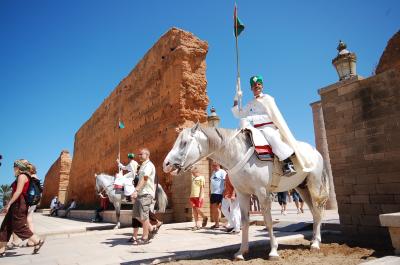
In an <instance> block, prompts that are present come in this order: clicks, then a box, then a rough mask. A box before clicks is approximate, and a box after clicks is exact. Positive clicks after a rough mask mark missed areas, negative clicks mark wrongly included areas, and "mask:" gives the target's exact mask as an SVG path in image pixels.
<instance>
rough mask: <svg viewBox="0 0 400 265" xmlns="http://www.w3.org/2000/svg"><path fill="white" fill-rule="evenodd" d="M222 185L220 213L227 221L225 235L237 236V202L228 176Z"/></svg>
mask: <svg viewBox="0 0 400 265" xmlns="http://www.w3.org/2000/svg"><path fill="white" fill-rule="evenodd" d="M224 183H225V184H224V193H223V199H222V206H221V211H222V213H223V214H224V216H225V217H226V219H227V220H228V225H227V227H226V230H225V231H226V232H227V233H234V234H237V233H240V207H239V200H238V199H237V198H236V193H235V189H234V188H233V186H232V183H231V181H230V179H229V175H226V177H225V182H224Z"/></svg>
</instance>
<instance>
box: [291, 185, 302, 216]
mask: <svg viewBox="0 0 400 265" xmlns="http://www.w3.org/2000/svg"><path fill="white" fill-rule="evenodd" d="M290 194H291V195H292V198H293V201H294V204H295V205H296V209H297V214H300V213H304V209H303V207H304V201H303V199H302V198H301V196H300V194H299V193H298V192H297V191H296V190H295V189H293V190H291V191H290Z"/></svg>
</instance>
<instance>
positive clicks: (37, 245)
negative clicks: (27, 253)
mask: <svg viewBox="0 0 400 265" xmlns="http://www.w3.org/2000/svg"><path fill="white" fill-rule="evenodd" d="M43 244H44V239H40V240H39V242H38V243H36V244H34V245H33V253H32V254H37V253H38V252H39V250H40V248H41V247H42V246H43Z"/></svg>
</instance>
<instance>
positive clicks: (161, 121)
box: [68, 28, 208, 211]
mask: <svg viewBox="0 0 400 265" xmlns="http://www.w3.org/2000/svg"><path fill="white" fill-rule="evenodd" d="M207 51H208V44H207V43H206V42H204V41H201V40H200V39H198V38H197V37H195V36H194V35H193V34H191V33H189V32H186V31H183V30H180V29H176V28H173V29H171V30H169V31H168V32H167V33H165V34H164V35H163V36H162V37H161V38H160V39H159V40H158V41H157V42H156V43H155V44H154V46H153V47H152V48H151V49H150V50H149V51H148V52H147V54H146V55H145V56H144V57H143V58H142V60H141V61H140V62H139V63H138V64H137V65H136V67H135V68H134V69H133V70H132V72H130V73H129V75H128V76H127V77H126V78H124V79H123V80H122V81H121V82H120V84H119V85H118V86H117V87H116V88H115V89H114V91H113V92H112V93H111V94H110V95H109V96H108V97H107V98H106V99H105V100H104V102H103V103H102V104H101V105H100V106H99V108H98V109H97V110H96V111H95V112H94V113H93V115H92V117H91V118H90V119H89V120H88V121H87V122H86V123H85V124H84V125H83V126H82V127H81V128H80V129H79V130H78V132H77V133H76V135H75V144H74V157H73V161H72V167H71V175H70V185H69V187H68V198H69V199H72V198H75V199H76V200H77V202H78V206H81V207H89V206H92V205H93V204H95V203H96V201H97V197H96V193H95V178H94V174H95V173H100V172H105V173H108V174H114V173H116V171H117V164H116V161H115V160H116V158H117V156H118V138H119V136H120V139H121V160H122V163H127V157H126V156H127V154H128V153H129V152H135V153H136V152H137V151H138V149H139V148H140V147H142V146H146V147H148V148H149V149H150V151H151V160H152V161H153V162H154V164H155V166H156V169H157V174H158V176H159V177H160V183H161V184H162V185H163V187H164V188H166V190H167V193H168V195H169V198H171V194H172V193H173V189H172V190H171V188H172V187H173V186H174V182H173V181H174V179H172V178H171V176H167V175H165V174H164V173H163V172H162V162H163V160H164V158H165V156H166V154H167V153H168V151H169V150H170V149H171V147H172V145H173V143H174V142H175V139H176V137H177V135H178V132H177V129H178V128H184V127H188V126H191V125H192V124H193V123H194V122H196V121H200V122H205V121H206V118H207V113H206V108H207V105H208V97H207V94H206V86H207V81H206V75H205V74H206V62H205V58H206V55H207ZM118 117H120V119H121V120H122V121H123V122H124V124H125V128H124V129H118V127H117V124H118ZM186 189H190V186H189V187H186ZM186 199H187V198H186ZM170 201H171V200H170ZM174 211H175V209H174Z"/></svg>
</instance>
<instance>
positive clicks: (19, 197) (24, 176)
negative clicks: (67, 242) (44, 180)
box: [0, 159, 44, 256]
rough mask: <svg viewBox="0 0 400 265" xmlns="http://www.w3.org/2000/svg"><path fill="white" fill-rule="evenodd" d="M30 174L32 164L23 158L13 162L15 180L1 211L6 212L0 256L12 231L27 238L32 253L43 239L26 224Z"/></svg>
mask: <svg viewBox="0 0 400 265" xmlns="http://www.w3.org/2000/svg"><path fill="white" fill-rule="evenodd" d="M31 174H32V164H31V163H29V162H28V161H27V160H25V159H19V160H16V161H15V162H14V175H15V177H16V180H15V181H14V182H13V184H12V185H11V187H12V197H11V199H10V201H9V202H8V203H7V205H6V206H5V207H4V209H3V212H4V213H6V216H5V217H4V220H3V223H2V224H1V228H0V256H4V255H5V251H6V245H7V242H8V241H9V239H10V237H11V235H12V233H15V234H16V235H17V236H18V237H19V238H20V239H21V240H25V239H28V244H29V245H30V246H33V248H34V249H33V254H36V253H38V251H39V249H40V248H41V247H42V245H43V243H44V240H43V239H41V238H40V237H39V236H38V235H36V234H34V233H33V232H32V231H31V230H30V229H29V226H28V221H27V215H28V206H27V204H26V202H25V198H26V196H27V191H28V187H29V176H30V175H31Z"/></svg>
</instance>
